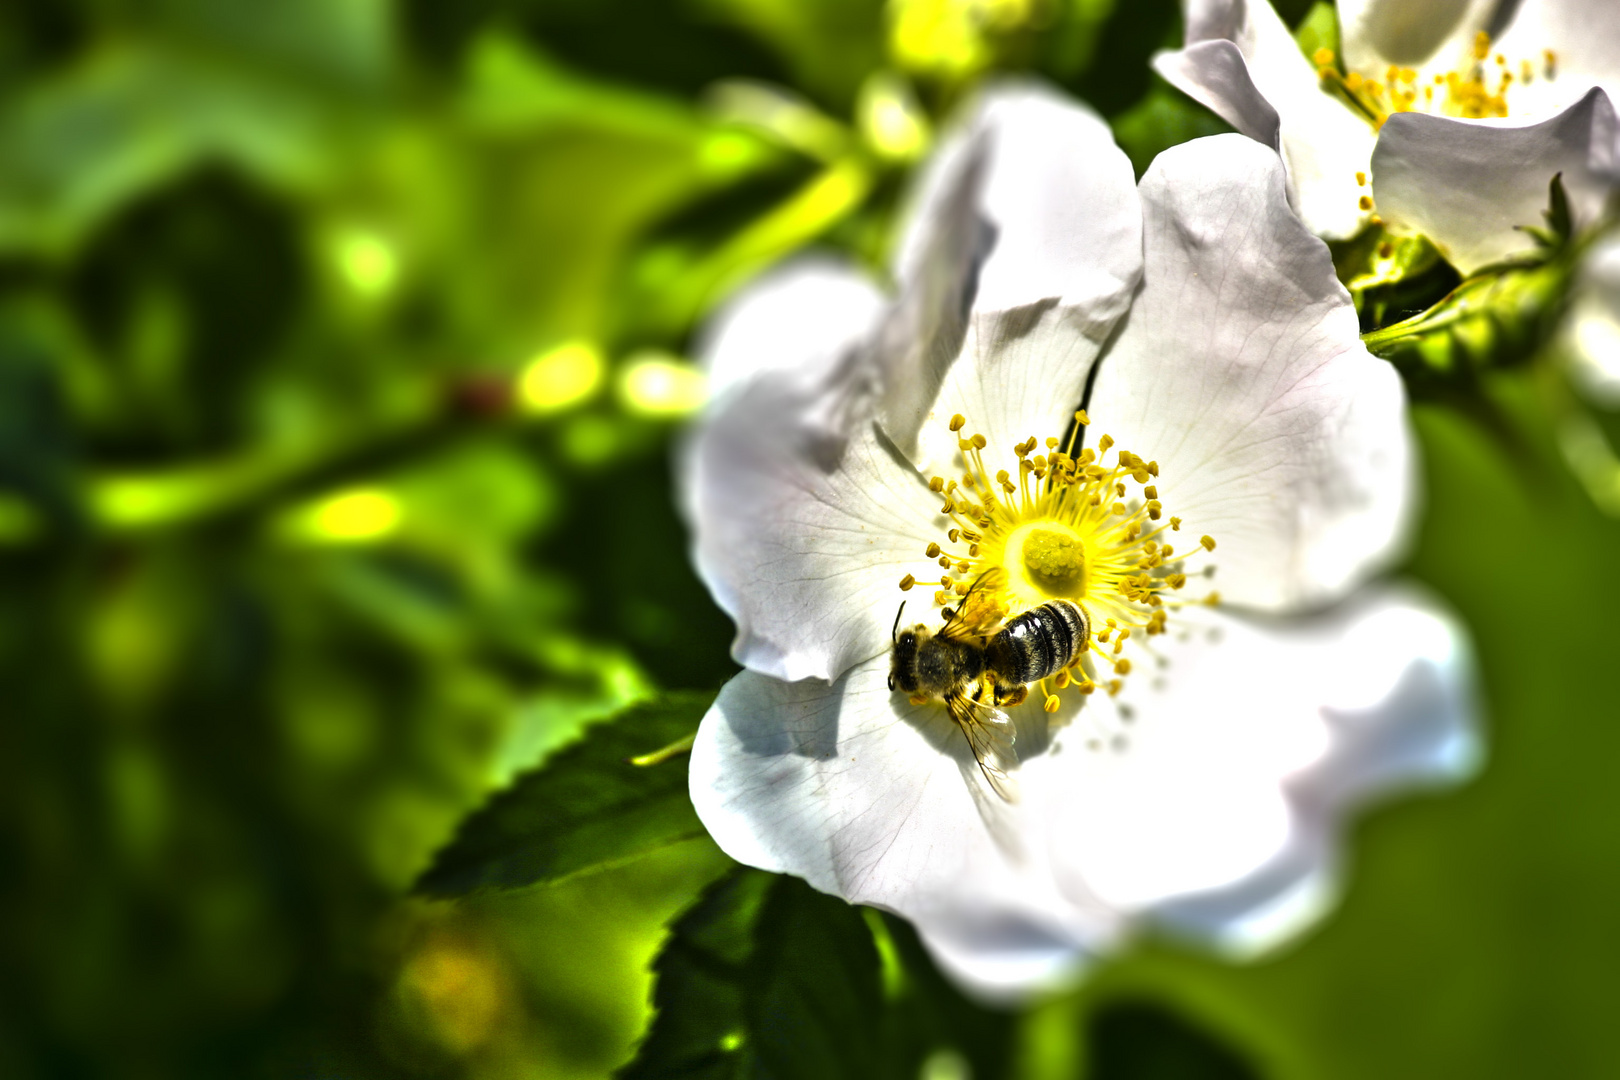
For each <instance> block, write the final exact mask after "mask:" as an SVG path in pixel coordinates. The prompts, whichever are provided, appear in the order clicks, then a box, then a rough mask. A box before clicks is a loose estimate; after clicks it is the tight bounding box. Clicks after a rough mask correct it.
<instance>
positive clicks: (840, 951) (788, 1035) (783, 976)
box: [619, 869, 887, 1080]
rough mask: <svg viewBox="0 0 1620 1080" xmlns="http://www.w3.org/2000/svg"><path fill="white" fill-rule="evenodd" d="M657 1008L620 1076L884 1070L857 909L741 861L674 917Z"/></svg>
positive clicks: (877, 994) (629, 1079)
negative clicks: (746, 866)
mask: <svg viewBox="0 0 1620 1080" xmlns="http://www.w3.org/2000/svg"><path fill="white" fill-rule="evenodd" d="M656 970H657V973H658V988H657V990H656V991H655V993H654V1004H655V1005H656V1006H657V1008H658V1017H657V1019H656V1020H655V1021H654V1022H653V1026H652V1030H651V1031H650V1032H649V1033H648V1035H647V1038H646V1041H644V1042H643V1043H642V1045H641V1050H640V1052H639V1053H638V1054H637V1055H636V1059H635V1060H634V1061H633V1062H631V1063H630V1064H629V1065H628V1066H626V1067H625V1069H624V1070H623V1071H622V1072H621V1073H620V1074H619V1076H620V1078H621V1080H659V1078H664V1077H677V1076H678V1077H714V1078H721V1077H727V1078H730V1077H739V1078H740V1077H755V1076H759V1077H765V1076H769V1077H773V1078H777V1080H794V1078H800V1077H802V1078H805V1080H810V1078H819V1077H847V1078H850V1080H858V1078H860V1077H872V1078H874V1080H875V1078H877V1077H881V1076H884V1075H887V1074H886V1072H885V1070H884V1069H883V1061H882V1056H881V1048H882V1038H883V1021H884V1010H883V981H882V977H881V971H880V964H879V959H878V951H877V948H876V946H875V945H874V944H873V942H872V935H871V933H870V931H869V930H868V929H867V926H866V921H865V919H864V918H863V917H862V915H861V913H860V911H859V910H857V909H856V908H853V907H850V906H849V905H848V904H846V903H844V902H843V901H842V900H839V899H837V898H836V897H831V896H826V895H823V894H822V893H818V892H816V891H815V890H814V889H812V888H811V887H810V886H808V885H806V884H805V883H804V882H802V881H800V880H798V879H797V878H791V877H782V876H775V875H771V874H766V873H763V872H761V871H758V870H749V869H743V870H739V871H738V872H737V873H735V874H733V875H732V876H730V877H728V878H726V879H725V880H724V881H722V882H720V883H719V884H718V885H716V886H715V887H714V888H713V889H711V890H710V891H709V892H708V894H706V895H705V896H704V897H703V898H702V899H700V900H699V901H698V902H697V904H695V905H694V906H693V907H692V908H691V909H690V910H689V911H688V912H687V913H686V914H685V915H683V916H682V917H681V918H680V920H679V921H678V922H677V923H676V924H675V927H674V930H673V932H672V934H671V935H670V940H669V943H668V944H667V945H666V946H665V948H664V951H663V952H662V953H661V954H660V955H659V958H658V962H657V964H656Z"/></svg>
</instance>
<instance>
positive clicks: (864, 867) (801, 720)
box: [691, 656, 1119, 996]
mask: <svg viewBox="0 0 1620 1080" xmlns="http://www.w3.org/2000/svg"><path fill="white" fill-rule="evenodd" d="M887 665H888V657H886V656H885V657H878V658H875V659H873V660H870V661H867V662H865V663H862V664H859V665H857V666H856V667H854V668H852V669H851V670H850V671H849V672H848V673H847V674H845V675H844V676H843V677H842V678H841V679H839V680H838V681H836V682H833V683H826V682H822V681H820V680H805V681H803V682H798V683H785V682H780V681H778V680H775V679H771V678H768V677H766V676H762V675H758V674H756V673H754V672H751V671H749V672H744V673H742V674H741V675H738V676H737V677H736V678H734V679H733V680H732V681H731V682H729V683H727V684H726V687H725V689H724V690H722V691H721V693H720V697H719V699H718V700H717V701H716V702H715V705H714V707H713V708H712V709H711V710H710V711H709V714H708V715H707V716H706V717H704V720H703V724H702V727H701V728H700V729H699V731H698V736H697V741H696V743H695V744H694V746H693V748H692V760H691V792H692V802H693V804H694V805H695V806H696V808H697V811H698V816H699V817H700V818H701V819H702V820H703V824H704V826H705V827H706V828H707V829H708V830H709V833H710V835H712V836H713V837H714V839H715V841H716V842H717V843H719V845H720V846H721V848H722V849H723V850H725V852H726V853H727V854H729V855H731V856H732V857H733V858H735V859H737V860H739V861H741V862H744V863H748V864H749V865H751V866H758V867H762V868H764V869H767V870H775V871H779V872H784V873H791V874H795V875H798V876H800V877H803V878H805V879H806V880H807V881H809V882H810V884H811V885H813V886H815V887H816V888H818V889H820V890H822V891H823V892H828V893H832V894H834V895H836V896H841V897H843V898H845V899H846V900H849V901H850V902H851V903H860V904H871V905H874V906H877V907H881V908H884V909H886V910H889V911H894V912H898V913H899V914H901V915H904V916H905V917H906V918H908V919H910V920H911V921H912V922H913V923H914V924H915V925H916V926H917V928H918V930H919V931H920V932H921V933H922V935H923V937H924V940H925V941H927V942H928V944H929V945H930V947H931V948H932V949H933V950H934V951H935V953H936V955H937V956H939V957H940V959H941V961H942V962H943V963H945V964H946V965H947V967H949V968H950V969H951V970H952V971H953V973H955V974H956V975H957V976H958V977H959V978H960V979H961V980H962V981H964V982H965V983H966V984H968V985H969V986H970V987H972V988H974V989H975V990H977V991H978V992H979V993H981V994H983V995H986V996H995V995H997V994H1005V993H1008V992H1012V991H1026V992H1027V991H1028V990H1029V989H1031V988H1032V986H1034V985H1037V984H1040V983H1044V982H1050V981H1051V980H1053V979H1054V978H1056V977H1057V976H1058V975H1059V974H1060V973H1066V972H1068V971H1070V970H1072V967H1073V964H1074V962H1075V961H1076V960H1077V958H1078V957H1079V956H1080V955H1081V954H1082V953H1083V952H1085V951H1088V950H1090V949H1093V948H1100V947H1101V946H1103V945H1104V944H1106V943H1107V942H1108V941H1109V940H1111V939H1112V938H1113V936H1114V934H1115V933H1117V931H1118V929H1119V919H1118V918H1117V916H1116V915H1114V914H1113V913H1112V912H1110V911H1108V910H1107V909H1105V908H1102V907H1100V906H1098V905H1093V904H1086V903H1084V902H1081V903H1075V902H1074V901H1072V900H1070V899H1067V898H1065V897H1064V896H1063V895H1061V894H1060V893H1059V892H1058V890H1057V888H1056V886H1055V883H1054V880H1053V878H1052V875H1051V873H1050V871H1049V869H1048V868H1047V865H1046V861H1045V859H1046V854H1045V848H1046V845H1045V843H1044V841H1043V840H1042V839H1041V837H1042V836H1043V835H1044V834H1043V830H1044V828H1045V825H1044V821H1043V820H1042V819H1041V817H1040V816H1039V815H1037V814H1034V813H1032V812H1030V811H1029V810H1026V809H1025V808H1024V807H1022V806H1012V805H1008V804H1005V803H1000V802H996V801H994V800H993V798H991V797H989V796H987V795H985V794H984V793H983V792H982V790H981V789H979V788H978V787H977V784H978V781H977V779H976V766H975V765H974V764H973V759H972V757H971V754H970V752H969V750H968V747H967V743H966V741H965V740H964V739H963V738H962V736H961V734H960V732H958V731H957V729H956V728H955V726H954V725H953V724H952V723H951V721H950V720H949V718H948V717H947V716H946V715H945V712H944V710H943V708H941V707H940V706H938V705H926V706H912V705H909V704H907V702H906V699H905V696H904V694H896V693H891V692H890V691H889V690H888V689H887V686H886V684H885V678H886V672H887ZM1039 715H1041V716H1044V715H1045V714H1039ZM1018 774H1019V778H1020V783H1021V785H1022V787H1023V789H1024V791H1025V792H1026V794H1028V795H1030V796H1031V797H1032V802H1033V804H1034V805H1035V806H1044V805H1045V802H1046V792H1047V791H1048V790H1053V791H1055V790H1059V789H1060V788H1061V787H1063V786H1064V784H1063V781H1064V776H1063V770H1062V762H1061V761H1060V760H1059V759H1056V758H1052V757H1050V756H1045V757H1037V758H1034V759H1032V760H1031V761H1029V762H1027V763H1026V764H1025V766H1024V767H1023V768H1021V769H1019V770H1018ZM975 792H978V794H979V797H977V798H976V797H975Z"/></svg>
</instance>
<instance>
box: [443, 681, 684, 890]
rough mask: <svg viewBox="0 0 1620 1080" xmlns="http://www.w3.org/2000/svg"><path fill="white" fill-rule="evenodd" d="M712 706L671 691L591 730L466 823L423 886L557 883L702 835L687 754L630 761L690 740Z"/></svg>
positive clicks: (466, 887)
mask: <svg viewBox="0 0 1620 1080" xmlns="http://www.w3.org/2000/svg"><path fill="white" fill-rule="evenodd" d="M712 700H713V695H712V694H706V693H697V692H681V693H673V694H668V695H665V696H663V697H660V698H656V699H654V700H652V701H646V702H642V703H640V704H637V705H632V706H631V707H630V708H628V709H625V710H624V711H623V712H621V713H619V714H618V715H617V716H616V717H614V718H613V719H612V720H611V721H604V722H603V723H600V724H596V725H593V726H592V727H590V728H588V729H586V732H585V737H584V738H583V739H582V740H580V741H579V742H578V743H575V744H574V745H573V746H570V747H568V748H567V749H564V750H562V751H560V752H559V753H557V754H556V755H555V756H554V757H552V758H551V759H550V760H548V761H547V762H546V763H545V764H544V765H542V766H541V767H540V768H538V769H535V770H533V771H532V772H529V773H525V774H524V775H522V776H520V777H518V779H517V780H516V781H515V782H514V783H513V784H512V786H511V787H509V788H507V789H506V790H505V791H502V792H500V793H499V794H497V795H496V796H495V797H494V798H493V799H491V800H490V801H489V803H488V804H486V805H485V806H484V807H483V808H482V809H480V810H477V811H476V812H474V813H473V814H472V815H471V816H470V817H468V818H467V819H466V820H465V821H463V822H462V824H461V828H460V829H459V830H458V831H457V833H456V836H455V839H454V840H452V841H451V842H450V843H449V844H448V845H447V846H446V847H444V848H443V849H441V850H440V851H439V853H438V855H437V856H436V857H435V858H434V860H433V865H432V866H431V867H430V868H429V869H428V871H427V872H426V873H424V874H423V875H422V876H421V878H420V879H418V880H417V883H416V890H417V891H418V892H421V893H426V894H427V895H430V896H459V895H462V894H464V893H468V892H471V891H473V890H474V889H480V888H516V887H518V886H523V885H533V884H538V883H542V882H551V881H557V880H559V879H561V878H564V877H567V876H569V875H571V874H577V873H581V872H583V871H587V870H591V869H595V868H598V867H602V866H608V865H613V864H616V863H621V862H624V861H626V860H628V859H633V858H636V857H638V856H641V855H645V854H647V853H648V852H651V851H655V850H657V849H659V848H662V847H667V846H668V845H670V844H673V843H676V842H678V841H681V840H686V839H689V838H691V837H694V836H700V835H702V833H703V825H702V823H700V822H699V821H698V818H697V812H696V811H694V810H693V809H692V802H691V799H690V797H689V796H688V795H687V792H686V767H685V760H684V758H676V759H675V760H671V761H664V762H662V763H660V764H657V765H651V766H638V765H634V764H631V763H630V761H629V759H630V758H632V757H637V756H639V755H642V754H646V753H648V752H650V751H654V750H657V749H659V748H660V747H663V746H667V745H668V744H670V743H672V742H675V741H676V740H678V739H681V738H683V737H685V736H687V735H690V734H691V733H692V732H693V731H695V730H697V726H698V722H699V721H700V720H702V719H703V714H704V713H705V712H706V711H707V710H708V707H709V703H710V702H711V701H712Z"/></svg>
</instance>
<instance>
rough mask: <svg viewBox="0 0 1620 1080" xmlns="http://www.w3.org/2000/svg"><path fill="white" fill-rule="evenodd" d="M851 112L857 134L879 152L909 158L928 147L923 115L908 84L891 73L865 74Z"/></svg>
mask: <svg viewBox="0 0 1620 1080" xmlns="http://www.w3.org/2000/svg"><path fill="white" fill-rule="evenodd" d="M855 112H856V117H857V119H858V122H859V124H860V129H861V135H862V136H863V137H864V138H865V140H866V143H867V145H868V146H870V147H871V148H872V149H873V150H875V151H876V152H877V153H878V154H879V156H881V157H885V158H888V159H890V160H891V161H912V160H915V159H916V158H919V157H921V156H922V154H923V151H925V150H927V149H928V142H929V128H928V120H927V117H926V116H924V114H923V111H922V109H921V107H920V106H918V104H917V100H916V98H915V97H914V96H913V95H912V93H911V89H910V87H908V86H907V85H906V84H905V83H904V82H903V81H901V80H900V79H898V78H896V77H895V76H893V75H890V74H885V73H879V74H876V75H873V76H872V77H870V78H868V79H867V80H866V82H865V83H864V84H862V86H861V93H860V99H859V101H857V103H856V106H855Z"/></svg>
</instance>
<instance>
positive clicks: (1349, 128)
mask: <svg viewBox="0 0 1620 1080" xmlns="http://www.w3.org/2000/svg"><path fill="white" fill-rule="evenodd" d="M1194 7H1195V8H1196V10H1192V11H1189V13H1188V29H1187V47H1186V48H1184V49H1182V50H1180V51H1179V52H1173V53H1161V54H1159V55H1158V56H1156V57H1155V58H1154V61H1153V66H1154V67H1155V69H1157V70H1158V72H1159V74H1161V75H1163V76H1164V78H1165V79H1166V80H1167V81H1168V82H1170V83H1171V84H1172V85H1173V86H1175V87H1177V88H1178V89H1180V90H1181V91H1182V92H1183V93H1186V94H1187V95H1188V96H1190V97H1192V98H1194V99H1195V100H1197V101H1199V102H1202V103H1203V104H1204V105H1206V106H1208V107H1209V108H1210V109H1211V110H1212V111H1214V112H1215V113H1216V114H1217V115H1219V116H1220V117H1222V118H1223V119H1224V120H1226V121H1227V122H1228V123H1230V124H1231V125H1232V126H1233V127H1235V128H1237V129H1238V130H1239V131H1241V132H1242V133H1243V134H1245V135H1248V136H1249V137H1250V138H1252V139H1256V140H1258V141H1260V142H1262V143H1265V144H1266V145H1268V146H1271V147H1272V148H1274V149H1276V150H1278V151H1279V152H1280V153H1281V154H1282V155H1283V160H1284V161H1285V162H1286V164H1287V166H1288V182H1289V197H1290V201H1291V203H1292V204H1293V207H1294V210H1295V211H1296V212H1297V213H1298V214H1299V216H1300V218H1301V219H1302V220H1304V222H1305V224H1306V225H1307V226H1308V227H1309V228H1310V230H1311V231H1312V232H1314V233H1316V234H1318V235H1320V236H1325V237H1328V238H1329V239H1344V238H1347V237H1350V236H1353V235H1355V234H1356V232H1358V231H1359V230H1360V229H1361V227H1362V225H1363V224H1364V222H1365V220H1366V216H1367V215H1366V212H1365V211H1363V210H1362V209H1361V207H1360V205H1359V203H1360V199H1361V196H1362V195H1364V194H1366V192H1365V190H1363V189H1362V188H1360V187H1359V186H1358V185H1357V183H1356V173H1358V172H1361V173H1365V172H1366V171H1367V161H1368V159H1369V158H1370V157H1371V155H1372V148H1373V139H1374V136H1373V131H1372V128H1371V127H1370V126H1369V125H1368V124H1367V123H1366V122H1365V121H1364V120H1362V119H1361V118H1360V117H1358V116H1357V115H1356V114H1355V113H1353V112H1352V111H1351V110H1350V109H1349V107H1348V106H1346V105H1345V104H1343V103H1342V102H1340V101H1339V100H1337V99H1336V98H1334V97H1332V96H1330V95H1328V94H1326V93H1324V92H1323V91H1322V89H1321V86H1320V83H1319V80H1318V77H1317V74H1316V69H1315V67H1314V66H1313V65H1312V64H1311V62H1310V61H1309V60H1308V59H1307V58H1306V57H1305V55H1304V54H1303V53H1301V52H1300V50H1299V46H1298V44H1296V43H1295V41H1294V38H1293V36H1292V35H1291V34H1290V33H1289V32H1288V28H1287V27H1286V26H1284V25H1283V22H1282V20H1281V19H1279V18H1278V17H1277V13H1276V12H1275V11H1274V10H1272V8H1271V5H1270V4H1268V3H1266V2H1265V0H1252V2H1250V3H1247V4H1242V3H1236V2H1231V0H1228V2H1227V3H1224V4H1211V3H1205V4H1200V5H1194ZM1234 50H1236V52H1234ZM1239 54H1240V55H1239Z"/></svg>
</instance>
